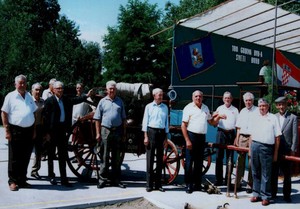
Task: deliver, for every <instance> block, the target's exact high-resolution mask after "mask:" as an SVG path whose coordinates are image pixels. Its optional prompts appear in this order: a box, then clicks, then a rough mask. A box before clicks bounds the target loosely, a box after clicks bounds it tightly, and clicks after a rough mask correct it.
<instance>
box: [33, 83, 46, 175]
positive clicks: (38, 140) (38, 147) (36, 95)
mask: <svg viewBox="0 0 300 209" xmlns="http://www.w3.org/2000/svg"><path fill="white" fill-rule="evenodd" d="M41 92H42V85H41V84H40V83H34V84H33V85H32V86H31V95H32V98H33V100H34V102H35V104H36V106H37V107H38V108H37V110H36V112H35V123H34V125H35V129H36V136H35V139H33V143H34V152H35V158H34V162H33V165H32V168H31V176H32V177H33V178H36V179H41V177H40V175H39V173H38V171H39V170H40V168H41V158H42V152H43V137H44V130H43V117H42V111H43V109H44V102H45V101H44V100H43V99H42V98H41Z"/></svg>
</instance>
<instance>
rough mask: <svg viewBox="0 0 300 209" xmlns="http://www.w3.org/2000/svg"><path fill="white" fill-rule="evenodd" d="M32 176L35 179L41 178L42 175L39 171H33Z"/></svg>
mask: <svg viewBox="0 0 300 209" xmlns="http://www.w3.org/2000/svg"><path fill="white" fill-rule="evenodd" d="M31 177H33V178H35V179H38V180H39V179H41V176H40V175H39V173H37V172H36V173H31Z"/></svg>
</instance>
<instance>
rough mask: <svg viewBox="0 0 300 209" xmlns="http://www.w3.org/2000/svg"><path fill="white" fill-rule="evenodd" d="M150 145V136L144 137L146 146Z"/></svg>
mask: <svg viewBox="0 0 300 209" xmlns="http://www.w3.org/2000/svg"><path fill="white" fill-rule="evenodd" d="M148 144H149V138H148V136H145V137H144V145H145V146H146V147H147V146H148Z"/></svg>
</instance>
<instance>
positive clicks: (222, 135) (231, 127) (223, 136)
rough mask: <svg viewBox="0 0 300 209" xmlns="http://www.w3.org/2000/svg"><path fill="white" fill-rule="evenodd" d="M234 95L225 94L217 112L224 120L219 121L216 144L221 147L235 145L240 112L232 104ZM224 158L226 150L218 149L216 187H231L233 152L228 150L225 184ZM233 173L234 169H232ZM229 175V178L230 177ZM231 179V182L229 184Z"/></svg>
mask: <svg viewBox="0 0 300 209" xmlns="http://www.w3.org/2000/svg"><path fill="white" fill-rule="evenodd" d="M232 100H233V98H232V95H231V93H230V92H228V91H226V92H224V94H223V102H224V104H223V105H221V106H219V107H218V108H217V110H216V112H217V113H218V114H219V115H222V116H223V118H222V119H220V120H219V123H218V131H217V137H216V143H217V144H221V145H233V142H234V139H235V136H236V133H235V124H236V120H237V116H238V114H239V111H238V109H237V108H236V107H234V106H233V105H232V104H231V103H232ZM223 158H224V149H222V148H218V149H217V153H216V183H215V184H216V185H217V186H220V185H223V184H224V183H225V185H230V183H231V173H230V174H228V169H229V166H228V164H229V160H230V162H231V166H233V151H232V150H228V149H227V150H226V174H225V182H224V183H223ZM230 170H231V171H232V168H231V169H230ZM228 175H229V176H228ZM228 177H229V182H228Z"/></svg>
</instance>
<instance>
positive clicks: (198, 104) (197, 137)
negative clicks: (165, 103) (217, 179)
mask: <svg viewBox="0 0 300 209" xmlns="http://www.w3.org/2000/svg"><path fill="white" fill-rule="evenodd" d="M192 99H193V101H192V102H191V103H189V104H187V105H186V106H185V107H184V109H183V116H182V124H181V130H182V134H183V137H184V139H185V143H186V152H185V159H186V161H185V176H184V178H185V183H186V185H187V190H186V193H188V194H191V193H192V192H193V191H195V190H196V191H200V190H202V186H201V182H202V167H203V155H204V149H205V141H206V133H207V123H209V124H210V125H216V124H217V122H218V120H220V119H221V118H220V116H219V115H217V114H214V115H213V116H212V115H211V114H210V112H209V109H208V107H207V106H206V105H205V104H203V103H202V100H203V93H202V92H201V91H199V90H196V91H194V92H193V94H192Z"/></svg>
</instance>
